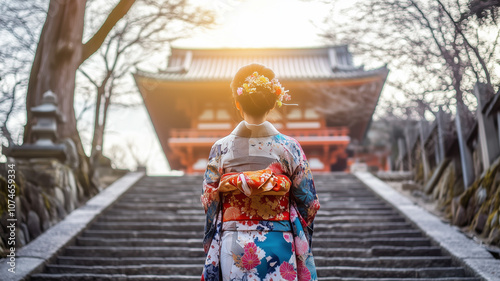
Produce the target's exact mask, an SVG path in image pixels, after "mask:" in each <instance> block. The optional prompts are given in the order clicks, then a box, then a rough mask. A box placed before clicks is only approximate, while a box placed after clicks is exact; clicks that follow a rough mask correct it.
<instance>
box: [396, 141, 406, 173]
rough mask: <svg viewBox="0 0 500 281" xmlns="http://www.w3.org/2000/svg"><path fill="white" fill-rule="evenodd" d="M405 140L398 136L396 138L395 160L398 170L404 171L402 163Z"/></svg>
mask: <svg viewBox="0 0 500 281" xmlns="http://www.w3.org/2000/svg"><path fill="white" fill-rule="evenodd" d="M405 153H406V151H405V141H404V139H403V138H399V139H398V161H397V165H398V166H399V167H397V168H399V170H400V171H404V169H405V165H404V156H405Z"/></svg>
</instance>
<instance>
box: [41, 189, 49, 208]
mask: <svg viewBox="0 0 500 281" xmlns="http://www.w3.org/2000/svg"><path fill="white" fill-rule="evenodd" d="M42 197H43V203H44V204H45V208H46V209H47V210H50V201H49V198H48V197H47V195H45V193H43V192H42Z"/></svg>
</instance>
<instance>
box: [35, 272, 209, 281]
mask: <svg viewBox="0 0 500 281" xmlns="http://www.w3.org/2000/svg"><path fill="white" fill-rule="evenodd" d="M200 276H201V273H200V275H170V276H159V275H131V276H127V275H124V274H94V273H64V274H48V273H40V274H35V275H33V276H32V277H31V281H75V280H78V281H143V280H145V281H199V280H200Z"/></svg>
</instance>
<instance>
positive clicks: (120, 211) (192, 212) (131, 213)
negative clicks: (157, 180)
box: [106, 208, 205, 217]
mask: <svg viewBox="0 0 500 281" xmlns="http://www.w3.org/2000/svg"><path fill="white" fill-rule="evenodd" d="M106 215H112V216H143V217H148V216H161V215H165V216H167V217H168V216H176V215H183V216H186V215H205V212H204V211H203V209H184V210H163V211H158V210H147V209H146V210H144V209H142V210H131V209H118V208H111V209H109V210H107V211H106Z"/></svg>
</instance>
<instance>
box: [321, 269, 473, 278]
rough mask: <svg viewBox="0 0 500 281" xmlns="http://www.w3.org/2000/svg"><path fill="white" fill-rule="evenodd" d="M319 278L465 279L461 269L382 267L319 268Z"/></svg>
mask: <svg viewBox="0 0 500 281" xmlns="http://www.w3.org/2000/svg"><path fill="white" fill-rule="evenodd" d="M316 270H317V271H318V277H323V276H325V277H329V276H332V277H333V276H341V277H357V278H438V277H464V275H465V272H464V269H463V268H461V267H433V268H381V267H349V266H326V267H325V266H319V267H317V268H316Z"/></svg>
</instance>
